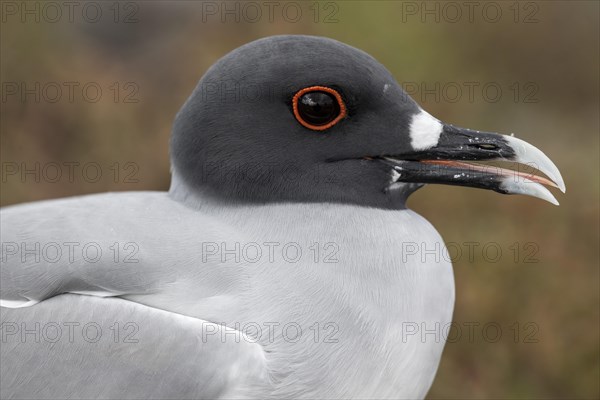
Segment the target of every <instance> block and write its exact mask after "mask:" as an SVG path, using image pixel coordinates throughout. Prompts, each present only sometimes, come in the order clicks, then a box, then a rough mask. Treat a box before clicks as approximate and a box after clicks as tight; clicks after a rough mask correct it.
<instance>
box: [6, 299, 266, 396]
mask: <svg viewBox="0 0 600 400" xmlns="http://www.w3.org/2000/svg"><path fill="white" fill-rule="evenodd" d="M0 311H1V315H0V316H1V320H2V325H1V335H2V345H1V346H0V347H1V349H0V350H1V353H0V356H1V357H0V398H3V399H4V398H36V399H49V398H56V399H58V398H60V399H65V398H107V399H108V398H111V399H116V398H127V399H129V398H137V399H141V398H148V399H158V398H160V399H188V398H189V399H191V398H234V397H244V396H245V395H248V394H249V393H256V390H259V388H260V387H262V386H263V384H264V382H265V381H266V376H267V372H266V371H267V369H266V366H265V357H264V353H263V350H262V348H261V347H260V346H259V345H258V344H255V343H252V342H251V341H249V340H247V339H246V338H245V337H243V336H242V335H240V336H238V337H239V340H231V338H232V337H234V336H235V335H239V332H237V331H233V330H232V329H230V328H224V327H222V326H220V325H214V324H211V323H208V322H206V321H202V320H199V319H195V318H190V317H186V316H182V315H178V314H174V313H169V312H166V311H162V310H158V309H154V308H151V307H147V306H144V305H141V304H137V303H134V302H130V301H127V300H123V299H120V298H100V297H92V296H82V295H73V294H66V295H60V296H56V297H53V298H51V299H48V300H45V301H43V302H41V303H39V304H36V305H35V306H33V307H26V308H15V309H9V308H0ZM224 337H227V339H228V340H224Z"/></svg>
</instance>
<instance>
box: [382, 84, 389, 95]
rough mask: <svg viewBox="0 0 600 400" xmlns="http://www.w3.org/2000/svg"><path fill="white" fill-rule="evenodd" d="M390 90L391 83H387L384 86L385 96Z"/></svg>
mask: <svg viewBox="0 0 600 400" xmlns="http://www.w3.org/2000/svg"><path fill="white" fill-rule="evenodd" d="M389 88H390V84H389V83H386V84H385V85H383V94H385V92H387V91H388V89H389Z"/></svg>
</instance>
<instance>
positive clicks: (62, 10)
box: [0, 1, 143, 24]
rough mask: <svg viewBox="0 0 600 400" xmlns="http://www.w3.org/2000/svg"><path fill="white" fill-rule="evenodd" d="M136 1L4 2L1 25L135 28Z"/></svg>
mask: <svg viewBox="0 0 600 400" xmlns="http://www.w3.org/2000/svg"><path fill="white" fill-rule="evenodd" d="M140 4H143V2H136V1H2V2H0V10H1V12H2V17H1V21H2V23H14V22H17V23H23V24H25V23H35V24H40V23H47V24H57V23H70V24H73V23H89V24H97V23H99V22H113V23H115V24H135V23H138V22H139V21H140Z"/></svg>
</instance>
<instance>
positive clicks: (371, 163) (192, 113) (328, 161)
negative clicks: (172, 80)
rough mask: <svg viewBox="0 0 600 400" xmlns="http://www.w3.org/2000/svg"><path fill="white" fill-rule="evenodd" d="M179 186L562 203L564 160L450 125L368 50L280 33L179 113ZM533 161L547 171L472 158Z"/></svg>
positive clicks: (216, 75) (250, 196)
mask: <svg viewBox="0 0 600 400" xmlns="http://www.w3.org/2000/svg"><path fill="white" fill-rule="evenodd" d="M171 159H172V165H173V174H174V182H176V185H173V186H172V191H174V192H178V191H190V192H194V191H203V192H209V193H211V194H212V195H215V196H217V197H221V198H223V199H227V200H229V201H236V200H239V201H243V202H259V203H262V202H283V201H301V202H338V203H350V204H358V205H364V206H372V207H379V208H403V207H404V203H405V200H406V197H407V196H408V195H409V194H410V193H412V192H413V191H414V190H416V189H417V188H419V187H421V186H422V185H423V184H427V183H441V184H449V185H460V186H471V187H477V188H483V189H491V190H495V191H497V192H501V193H514V194H526V195H531V196H535V197H539V198H542V199H544V200H547V201H550V202H552V203H554V204H558V203H557V202H556V200H555V199H554V197H553V196H552V194H551V193H550V192H549V191H548V190H547V189H546V188H545V187H544V186H542V184H546V185H550V186H555V187H558V188H559V189H561V190H563V191H564V187H565V186H564V183H563V180H562V177H561V175H560V172H559V171H558V169H557V168H556V166H555V165H554V164H553V163H552V161H550V159H549V158H548V157H546V156H545V155H544V154H543V153H542V152H541V151H540V150H538V149H537V148H535V147H534V146H532V145H530V144H528V143H526V142H524V141H522V140H520V139H517V138H514V137H511V136H505V135H500V134H496V133H489V132H480V131H475V130H470V129H464V128H458V127H455V126H452V125H448V124H444V123H443V122H441V121H439V120H437V119H436V118H434V117H432V116H431V115H429V114H428V113H427V112H425V111H424V110H423V109H422V108H421V107H420V106H419V105H418V104H417V103H416V102H415V101H414V100H413V99H411V98H410V96H408V95H407V94H406V92H404V90H402V88H401V87H400V85H399V84H398V83H397V82H396V80H395V79H394V78H393V77H392V75H391V74H390V72H389V71H388V70H387V69H386V68H385V67H384V66H383V65H381V64H380V63H378V62H377V61H376V60H375V59H374V58H372V57H371V56H369V55H368V54H366V53H364V52H362V51H360V50H358V49H355V48H353V47H351V46H348V45H345V44H343V43H340V42H338V41H335V40H331V39H326V38H321V37H311V36H274V37H269V38H266V39H261V40H257V41H255V42H252V43H249V44H247V45H245V46H242V47H240V48H238V49H236V50H234V51H232V52H231V53H229V54H227V55H226V56H225V57H223V58H222V59H220V60H219V61H217V62H216V63H215V64H214V65H213V66H212V67H211V68H210V69H209V70H208V72H207V73H206V74H205V75H204V76H203V77H202V79H201V80H200V82H199V83H198V86H197V87H196V88H195V90H194V92H193V93H192V95H191V96H190V98H189V99H188V100H187V101H186V103H185V104H184V106H183V107H182V109H181V110H180V111H179V113H178V114H177V117H176V119H175V123H174V127H173V135H172V139H171ZM482 160H507V161H514V162H518V163H524V164H528V165H529V166H533V167H535V168H536V169H537V170H539V171H541V172H543V173H544V174H546V175H547V176H548V178H549V179H546V178H543V177H540V176H535V175H527V176H524V174H522V173H521V174H519V173H517V172H515V171H510V170H503V169H499V168H490V167H489V166H488V167H486V166H484V165H482V164H473V163H468V162H469V161H471V162H473V161H482Z"/></svg>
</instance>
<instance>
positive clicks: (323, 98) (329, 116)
mask: <svg viewBox="0 0 600 400" xmlns="http://www.w3.org/2000/svg"><path fill="white" fill-rule="evenodd" d="M293 108H294V115H295V116H296V119H297V120H298V122H300V123H301V124H302V125H303V126H305V127H307V128H309V129H312V130H317V131H321V130H325V129H328V128H330V127H332V126H333V125H335V124H336V123H338V121H339V120H341V119H342V118H343V117H345V116H346V107H345V106H344V102H343V101H342V97H341V96H340V94H339V93H338V92H337V91H335V90H334V89H331V88H328V87H324V86H311V87H308V88H305V89H302V90H300V91H299V92H298V93H296V95H295V96H294V99H293Z"/></svg>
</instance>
